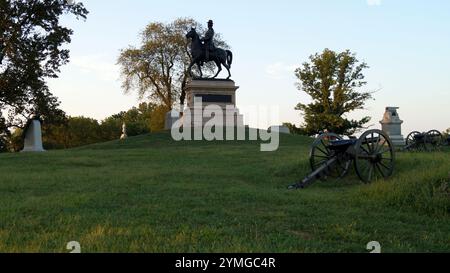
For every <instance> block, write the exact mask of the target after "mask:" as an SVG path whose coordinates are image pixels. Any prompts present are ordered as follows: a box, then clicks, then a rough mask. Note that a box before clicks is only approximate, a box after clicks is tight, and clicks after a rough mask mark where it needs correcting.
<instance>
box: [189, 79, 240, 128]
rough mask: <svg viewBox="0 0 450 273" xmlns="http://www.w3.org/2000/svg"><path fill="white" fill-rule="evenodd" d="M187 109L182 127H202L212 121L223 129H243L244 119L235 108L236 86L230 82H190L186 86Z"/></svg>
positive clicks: (237, 87)
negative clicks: (219, 122) (218, 123)
mask: <svg viewBox="0 0 450 273" xmlns="http://www.w3.org/2000/svg"><path fill="white" fill-rule="evenodd" d="M186 88H187V90H186V98H187V107H186V109H185V110H184V116H183V126H190V127H204V126H205V125H209V124H210V121H212V119H215V120H221V121H222V125H223V127H243V126H244V118H243V116H242V115H241V114H240V113H239V109H237V108H236V91H237V90H238V89H239V86H236V84H235V82H234V81H232V80H192V81H191V82H189V83H188V84H187V86H186Z"/></svg>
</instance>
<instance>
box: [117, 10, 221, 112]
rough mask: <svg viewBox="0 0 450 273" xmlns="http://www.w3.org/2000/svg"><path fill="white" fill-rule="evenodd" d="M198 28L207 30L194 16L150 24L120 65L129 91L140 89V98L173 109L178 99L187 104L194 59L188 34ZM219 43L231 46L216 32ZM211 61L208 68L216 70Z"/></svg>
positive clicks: (126, 91) (129, 49) (127, 50)
mask: <svg viewBox="0 0 450 273" xmlns="http://www.w3.org/2000/svg"><path fill="white" fill-rule="evenodd" d="M191 27H195V28H196V29H197V32H199V33H200V34H203V33H204V31H205V30H204V27H203V25H202V24H201V23H199V22H197V21H195V20H194V19H191V18H180V19H177V20H175V21H173V22H171V23H167V24H164V23H160V22H155V23H150V24H149V25H148V26H147V27H146V28H145V30H144V31H143V32H142V34H141V45H140V46H139V47H129V48H127V49H123V50H122V52H121V54H120V56H119V59H118V64H119V65H120V66H121V75H122V78H123V88H124V90H125V93H129V92H133V91H137V92H138V94H139V96H140V98H141V99H143V98H148V99H149V100H150V101H151V102H152V103H155V104H157V105H161V106H163V107H164V108H165V109H166V110H167V111H169V110H170V109H172V108H173V106H174V104H175V103H176V102H177V99H178V98H180V104H182V105H183V104H184V100H185V93H184V90H185V86H186V83H187V81H188V78H189V73H188V71H187V68H188V67H189V64H190V62H191V60H192V57H191V55H190V47H189V41H188V40H187V39H186V34H187V33H188V31H189V30H190V29H191ZM215 43H216V46H219V47H223V48H228V46H227V45H226V43H225V42H224V41H223V40H222V39H221V38H220V35H216V41H215ZM213 69H214V67H213V66H212V65H211V64H209V65H208V66H206V70H209V72H212V70H213Z"/></svg>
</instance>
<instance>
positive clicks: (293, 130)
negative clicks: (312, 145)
mask: <svg viewBox="0 0 450 273" xmlns="http://www.w3.org/2000/svg"><path fill="white" fill-rule="evenodd" d="M283 126H286V127H287V128H289V131H290V132H291V134H294V135H301V136H306V135H308V134H307V133H306V131H305V130H304V129H303V128H301V127H300V128H299V127H297V126H296V125H295V124H292V123H289V122H285V123H283Z"/></svg>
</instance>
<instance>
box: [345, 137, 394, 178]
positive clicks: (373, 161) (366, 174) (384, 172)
mask: <svg viewBox="0 0 450 273" xmlns="http://www.w3.org/2000/svg"><path fill="white" fill-rule="evenodd" d="M354 152H355V160H354V161H355V170H356V173H357V174H358V176H359V178H360V179H361V180H362V181H363V182H364V183H370V182H372V181H374V180H377V179H379V178H383V179H385V178H388V177H390V176H392V174H393V173H394V168H395V164H394V162H395V152H394V146H393V144H392V142H391V140H390V138H389V137H388V136H387V135H386V134H385V133H384V132H383V131H380V130H370V131H367V132H366V133H364V134H363V135H362V136H361V137H360V139H359V140H358V142H357V143H356V145H355V151H354Z"/></svg>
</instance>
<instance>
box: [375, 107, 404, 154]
mask: <svg viewBox="0 0 450 273" xmlns="http://www.w3.org/2000/svg"><path fill="white" fill-rule="evenodd" d="M398 109H399V108H398V107H386V112H385V113H384V118H383V120H382V121H380V123H381V126H382V130H383V131H384V132H385V133H386V134H388V135H389V137H390V138H391V140H392V143H393V144H394V145H395V146H404V145H405V138H404V136H403V135H402V124H403V121H402V120H400V116H399V115H398V111H397V110H398Z"/></svg>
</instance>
